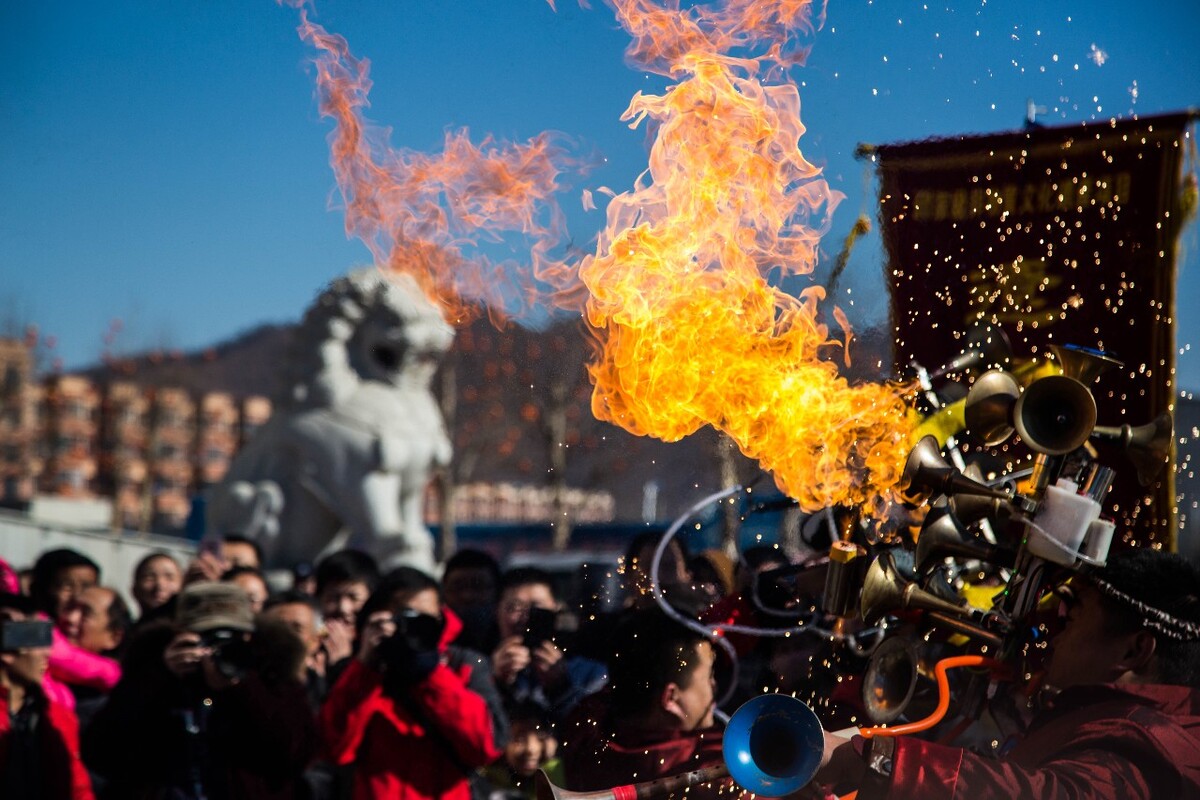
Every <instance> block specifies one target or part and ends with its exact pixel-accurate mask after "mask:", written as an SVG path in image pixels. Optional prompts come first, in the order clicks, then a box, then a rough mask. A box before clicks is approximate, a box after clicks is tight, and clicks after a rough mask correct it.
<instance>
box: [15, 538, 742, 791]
mask: <svg viewBox="0 0 1200 800" xmlns="http://www.w3.org/2000/svg"><path fill="white" fill-rule="evenodd" d="M656 541H657V538H656V537H651V536H643V537H640V538H638V539H637V540H635V541H634V542H633V543H632V544H631V545H630V548H629V552H628V554H627V555H626V556H625V558H624V560H623V567H624V579H623V581H622V591H623V593H624V602H623V603H620V604H619V607H617V608H616V609H614V610H612V611H611V612H610V613H599V614H597V613H587V609H588V608H589V606H593V605H594V603H588V602H586V600H585V601H583V602H580V600H579V599H578V598H567V597H564V596H563V594H564V589H565V587H564V585H563V584H562V582H561V580H560V577H561V576H556V575H553V574H551V573H550V572H547V571H545V570H542V569H539V568H537V567H531V566H524V567H516V568H512V569H509V570H507V571H505V570H502V569H501V565H500V564H499V563H498V562H497V560H496V559H495V558H493V557H492V556H491V555H489V554H488V553H485V552H483V551H480V550H470V549H464V550H461V551H459V552H457V553H455V554H454V555H453V556H452V557H451V558H449V559H448V560H447V561H446V563H445V564H444V566H443V572H442V575H441V576H440V579H439V578H438V577H435V576H433V575H428V574H425V573H423V572H420V571H418V570H415V569H412V568H409V567H399V568H395V569H392V570H390V571H384V570H381V569H380V567H379V565H378V564H377V563H376V562H375V561H374V560H373V559H372V558H371V557H370V556H368V555H366V554H365V553H362V552H359V551H357V550H342V551H339V552H336V553H333V554H331V555H329V556H327V557H325V558H323V559H321V560H320V561H319V562H318V563H317V564H315V565H313V566H311V567H309V566H308V565H301V566H299V567H297V568H296V569H294V570H293V571H292V574H291V575H290V576H288V578H287V579H286V580H283V581H280V576H279V574H277V573H272V574H271V575H270V576H268V574H267V573H265V572H264V571H263V564H262V558H261V553H260V552H259V550H258V548H257V546H256V545H255V544H254V542H252V541H249V540H246V539H244V538H242V537H238V536H227V537H225V538H223V539H220V540H206V541H205V542H204V543H203V544H202V546H201V548H200V551H199V552H198V554H197V555H196V557H195V558H194V559H192V560H191V561H190V562H189V563H180V562H179V561H178V560H176V558H175V557H173V556H172V555H170V554H168V553H166V552H155V553H152V554H150V555H148V556H146V557H145V558H143V559H142V560H141V562H140V563H138V565H137V566H136V568H135V569H134V572H133V574H132V575H129V576H115V575H102V574H101V569H100V566H99V565H98V564H97V563H96V561H94V560H93V559H92V558H89V556H88V555H87V554H85V553H83V552H79V551H76V550H71V549H55V550H49V551H46V552H44V553H42V554H41V555H40V557H38V558H37V560H36V561H35V562H34V563H33V564H21V565H9V564H8V563H7V562H6V561H3V560H0V626H2V628H3V630H4V632H5V636H4V641H3V642H2V643H0V645H2V646H0V705H2V706H3V707H2V708H0V712H2V713H0V797H29V798H46V800H57V798H93V797H95V798H100V800H124V799H125V798H169V799H170V800H201V799H203V800H223V799H224V798H301V799H304V798H307V799H309V800H322V799H328V800H341V798H393V797H394V798H405V800H424V799H425V798H428V799H429V800H432V799H433V798H446V800H527V799H528V798H532V797H533V776H534V774H535V773H536V772H537V771H538V770H539V769H541V770H546V771H547V773H548V774H549V775H551V776H552V777H554V778H556V779H557V780H558V782H560V783H561V782H564V781H566V780H568V778H567V777H566V776H567V774H568V769H569V767H568V758H565V757H564V755H565V754H567V753H569V752H570V750H569V748H564V747H563V745H564V744H570V743H566V742H564V739H563V732H564V731H565V730H567V729H568V726H571V725H577V724H578V723H576V722H572V719H573V716H572V715H573V714H576V712H578V711H580V709H583V708H584V705H583V703H582V701H584V700H585V698H588V697H589V696H592V695H594V696H595V697H597V698H603V697H605V696H606V695H605V692H606V691H607V688H606V687H607V685H608V683H609V681H608V673H609V671H610V669H613V668H614V663H615V662H614V661H613V659H612V658H611V655H612V647H613V646H616V644H617V643H618V633H619V632H620V631H622V630H623V629H624V628H626V627H629V626H628V625H627V623H628V622H629V621H630V620H634V621H637V620H638V619H640V618H641V617H644V616H653V617H655V621H656V623H657V624H660V625H661V624H666V625H670V624H672V623H669V622H668V620H667V619H666V618H665V617H662V618H659V617H658V612H656V611H655V610H654V609H653V608H652V606H653V602H652V601H650V600H649V595H648V592H649V587H650V583H649V581H648V579H647V577H646V574H645V573H646V568H647V566H648V565H649V561H650V557H651V554H652V552H653V545H654V544H655V542H656ZM3 555H4V554H3V552H2V550H0V558H2V557H3ZM709 559H711V561H710V560H709ZM731 564H732V562H730V561H729V559H728V558H725V557H724V556H717V555H715V554H712V553H710V554H706V555H702V556H698V557H696V558H695V559H692V560H691V561H690V562H689V561H688V560H687V559H686V556H685V554H684V553H683V550H682V548H680V547H678V546H673V547H672V548H671V549H670V551H669V552H668V554H667V556H666V558H665V559H664V562H663V567H662V570H661V571H662V572H663V588H664V590H665V591H666V592H667V593H668V594H670V595H671V596H672V600H673V602H675V603H676V604H677V605H679V606H681V607H685V608H686V610H687V611H688V613H693V614H694V613H696V612H697V611H699V610H700V609H702V608H707V607H710V606H712V605H713V604H714V603H715V602H716V601H717V600H719V599H720V597H721V595H722V594H724V593H725V592H726V591H728V590H729V588H730V587H731V586H732V581H733V574H732V571H731ZM14 567H16V568H19V569H20V571H19V572H18V571H17V569H15V568H14ZM692 567H699V568H700V569H702V570H704V579H703V580H701V579H700V577H699V576H697V578H696V579H695V580H693V577H692V571H691V568H692ZM124 581H128V583H125V585H124V586H121V582H124ZM280 583H282V584H284V585H279V584H280ZM118 588H120V589H126V590H127V592H122V591H118ZM125 597H131V598H132V599H133V601H134V603H133V604H127V603H126V601H125V599H124V598H125ZM591 599H592V600H594V599H595V598H591ZM131 605H133V606H134V607H132V608H131V607H130V606H131ZM681 630H683V629H682V628H681ZM585 643H586V644H585ZM631 663H632V664H637V663H639V662H638V661H637V660H636V659H635V660H632V661H626V662H623V664H619V665H616V668H617V669H618V671H620V669H621V668H623V667H626V666H628V665H629V664H631ZM646 667H647V668H648V669H656V668H657V666H655V665H649V664H647V665H646ZM710 667H711V664H710ZM710 671H711V670H710ZM627 672H628V669H626V670H625V673H627ZM622 674H624V673H622ZM708 681H709V678H707V677H704V678H699V679H697V685H700V684H703V685H708ZM711 694H712V692H711V690H710V691H709V695H710V699H711ZM592 702H595V701H594V700H593V701H592ZM686 722H687V726H688V727H689V729H690V728H691V727H694V724H693V723H694V722H695V721H694V720H687V721H686ZM704 723H705V726H706V727H711V725H712V719H711V713H710V714H709V717H707V718H706V719H705V720H704ZM671 727H672V726H671V725H667V728H671ZM717 740H718V741H719V736H718V737H717ZM578 749H579V748H578V747H576V750H578Z"/></svg>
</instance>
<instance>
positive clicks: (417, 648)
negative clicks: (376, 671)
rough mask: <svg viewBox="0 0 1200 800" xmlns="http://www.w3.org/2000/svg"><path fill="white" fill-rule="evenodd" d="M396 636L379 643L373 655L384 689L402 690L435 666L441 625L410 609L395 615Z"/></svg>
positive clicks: (443, 625)
mask: <svg viewBox="0 0 1200 800" xmlns="http://www.w3.org/2000/svg"><path fill="white" fill-rule="evenodd" d="M395 621H396V632H395V633H394V634H392V635H391V636H389V637H388V638H386V639H384V640H383V641H382V642H380V643H379V647H378V649H377V650H376V654H377V655H378V657H379V663H380V666H382V668H383V672H384V687H385V689H387V690H389V691H395V690H398V689H402V688H403V687H405V686H408V685H410V684H412V683H414V682H416V681H419V680H421V679H422V678H424V677H425V676H426V675H428V674H429V673H430V672H432V671H433V669H434V667H436V666H437V663H438V658H439V653H438V643H439V642H440V641H441V638H442V630H443V629H444V628H445V623H444V622H443V621H442V620H441V619H440V618H438V617H431V616H429V615H428V614H422V613H421V612H419V611H413V610H412V609H404V610H403V611H400V612H399V613H397V614H396V615H395Z"/></svg>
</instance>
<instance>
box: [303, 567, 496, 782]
mask: <svg viewBox="0 0 1200 800" xmlns="http://www.w3.org/2000/svg"><path fill="white" fill-rule="evenodd" d="M358 625H359V628H360V631H359V635H358V651H357V653H356V654H355V657H354V659H353V660H352V661H351V662H350V664H349V665H348V666H347V667H346V669H345V670H344V671H343V672H342V674H341V677H340V678H339V679H338V681H337V683H336V684H335V685H334V687H333V688H332V689H331V690H330V693H329V696H328V697H327V698H326V701H325V704H324V706H323V707H322V709H321V731H322V733H323V734H324V738H325V744H326V747H327V748H328V750H329V751H330V754H331V755H332V758H333V760H334V763H335V764H338V765H345V764H349V763H351V762H353V763H354V764H355V772H354V786H353V796H354V797H355V798H357V800H368V798H370V799H372V800H375V799H378V800H385V799H386V798H404V800H421V798H430V800H432V799H433V798H438V800H471V786H470V779H471V777H472V776H473V775H474V773H475V770H477V769H478V768H479V767H482V766H484V765H486V764H489V763H491V762H492V761H494V760H495V759H496V758H497V757H499V755H500V753H501V751H502V750H501V749H502V747H503V744H504V739H505V736H506V734H507V726H508V723H507V720H506V719H505V716H504V711H503V708H502V706H501V703H500V698H499V696H498V694H497V693H496V688H495V686H494V685H493V684H492V680H491V675H490V673H489V670H488V667H487V663H486V661H485V660H484V658H483V657H482V656H481V655H479V654H478V653H475V652H473V651H471V650H466V649H463V648H459V647H456V646H455V645H454V644H452V642H453V641H454V639H455V637H457V635H458V633H459V631H461V630H462V623H461V622H459V620H458V617H457V616H455V614H454V612H452V611H450V610H449V609H447V608H444V607H443V605H442V598H441V587H440V586H439V585H438V583H437V581H436V580H434V579H433V578H431V577H430V576H428V575H426V574H425V573H423V572H421V571H419V570H416V569H413V568H411V567H400V568H398V569H396V570H393V571H392V572H391V573H389V574H388V575H387V576H386V577H385V579H384V580H383V582H382V584H381V585H380V587H379V588H378V589H376V590H375V592H374V593H373V594H372V595H371V597H370V599H368V601H367V603H366V604H365V605H364V606H363V607H362V610H361V611H360V612H359V618H358Z"/></svg>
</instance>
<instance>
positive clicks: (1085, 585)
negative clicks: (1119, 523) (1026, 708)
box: [810, 549, 1200, 800]
mask: <svg viewBox="0 0 1200 800" xmlns="http://www.w3.org/2000/svg"><path fill="white" fill-rule="evenodd" d="M1064 598H1065V603H1066V605H1067V606H1068V607H1069V613H1068V615H1067V621H1066V625H1065V627H1064V628H1063V630H1062V632H1061V633H1059V634H1058V636H1057V637H1055V638H1054V639H1053V640H1052V641H1051V643H1050V647H1051V655H1050V660H1049V662H1048V664H1047V669H1046V675H1045V681H1044V683H1043V689H1042V698H1043V705H1042V709H1041V711H1040V712H1039V713H1038V715H1037V716H1036V717H1034V719H1033V721H1032V723H1031V725H1030V726H1029V729H1028V730H1027V731H1026V733H1025V736H1024V738H1023V739H1022V740H1021V741H1020V742H1019V743H1018V744H1017V745H1016V746H1015V747H1014V748H1013V749H1012V750H1011V752H1009V753H1008V754H1007V755H1006V756H1005V757H1004V758H1003V759H1001V760H993V759H989V758H985V757H982V756H979V755H976V754H975V753H971V752H968V751H965V750H962V749H960V748H955V747H946V746H943V745H938V744H934V743H932V742H926V741H921V740H918V739H914V738H911V737H904V736H901V737H895V738H883V737H877V738H874V739H872V740H870V741H869V742H864V741H863V740H862V739H861V738H860V737H855V741H847V740H845V739H841V738H839V737H837V736H834V735H833V734H829V733H826V734H825V756H824V759H823V761H822V767H821V770H820V772H818V773H817V776H816V778H815V779H814V781H813V783H812V784H810V787H811V788H810V791H814V790H820V789H819V788H818V787H827V786H838V787H842V786H845V787H846V788H850V787H853V786H857V787H859V793H858V798H859V800H874V799H875V798H882V797H886V798H924V797H954V798H960V797H969V798H971V800H985V798H1011V797H1021V798H1058V797H1064V798H1066V797H1069V798H1105V800H1117V799H1118V798H1120V800H1125V799H1126V798H1162V799H1163V800H1178V799H1179V798H1185V797H1188V798H1191V797H1197V798H1200V569H1197V568H1196V566H1195V565H1193V564H1191V563H1189V562H1188V561H1187V560H1186V559H1184V558H1182V557H1181V556H1178V555H1174V554H1170V553H1163V552H1161V551H1158V550H1150V549H1141V550H1133V551H1129V552H1125V553H1121V554H1118V555H1115V556H1113V557H1112V558H1110V559H1109V563H1108V565H1107V566H1106V567H1105V568H1104V569H1102V570H1100V571H1098V572H1097V573H1095V574H1093V575H1091V576H1088V577H1083V576H1079V577H1078V578H1076V579H1074V580H1073V581H1072V587H1071V590H1070V591H1069V592H1068V593H1066V594H1064Z"/></svg>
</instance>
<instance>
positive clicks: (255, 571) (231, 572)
mask: <svg viewBox="0 0 1200 800" xmlns="http://www.w3.org/2000/svg"><path fill="white" fill-rule="evenodd" d="M241 575H253V576H255V577H256V578H258V579H259V580H261V581H262V582H263V583H264V584H266V586H267V588H268V589H270V588H271V584H269V583H267V576H266V575H265V574H263V571H262V570H261V569H259V568H258V567H246V566H237V567H230V568H229V569H227V570H225V571H224V572H223V573H221V582H222V583H226V582H228V581H231V580H233V579H234V578H237V577H239V576H241Z"/></svg>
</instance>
